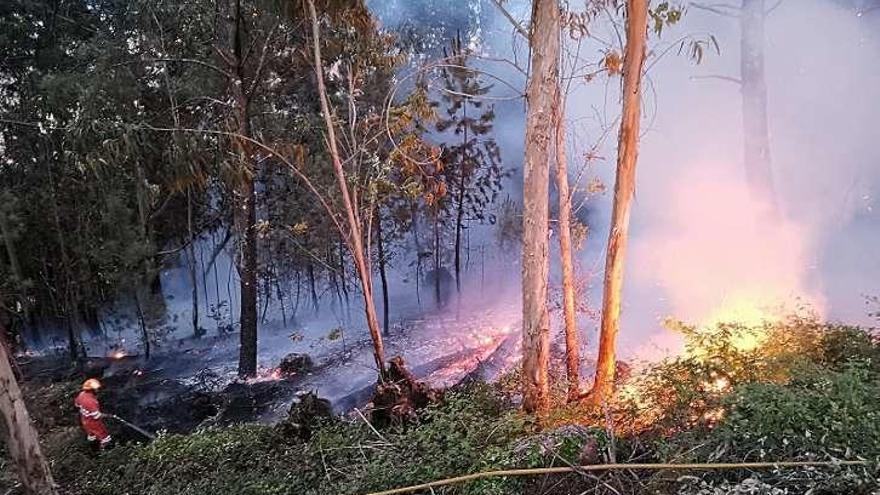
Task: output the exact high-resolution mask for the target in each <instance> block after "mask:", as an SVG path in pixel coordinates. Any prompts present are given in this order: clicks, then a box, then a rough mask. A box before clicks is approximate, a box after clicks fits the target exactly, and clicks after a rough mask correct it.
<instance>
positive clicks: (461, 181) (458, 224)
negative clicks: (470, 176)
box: [455, 100, 468, 302]
mask: <svg viewBox="0 0 880 495" xmlns="http://www.w3.org/2000/svg"><path fill="white" fill-rule="evenodd" d="M467 104H468V102H467V100H465V102H464V104H463V107H464V120H465V125H464V132H463V138H462V139H463V142H462V147H461V150H462V151H461V154H462V157H461V170H459V174H458V195H457V196H458V197H457V198H456V208H457V211H456V214H455V290H456V292H457V293H458V298H459V302H461V229H462V224H463V223H464V189H465V184H466V181H465V176H466V174H465V171H466V170H468V156H467V142H468V126H467Z"/></svg>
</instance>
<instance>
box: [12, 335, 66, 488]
mask: <svg viewBox="0 0 880 495" xmlns="http://www.w3.org/2000/svg"><path fill="white" fill-rule="evenodd" d="M4 333H5V330H4V329H3V328H0V335H3V334H4ZM10 359H11V357H10V356H9V354H8V353H7V351H6V343H5V342H4V341H2V340H0V413H2V414H3V420H4V421H5V424H6V432H7V438H6V445H7V446H8V449H9V456H10V457H11V458H12V462H13V464H14V465H15V469H16V471H17V472H18V481H19V482H20V483H21V484H22V486H23V487H24V490H25V493H28V494H31V495H54V494H56V493H58V491H57V490H56V489H55V481H54V480H53V479H52V472H51V471H50V470H49V463H48V462H46V458H45V457H44V456H43V451H42V449H41V448H40V441H39V438H38V437H37V431H36V430H35V429H34V427H33V425H32V424H31V422H30V416H29V415H28V411H27V408H26V407H25V404H24V399H23V398H22V396H21V390H20V389H19V388H18V382H17V381H16V379H15V375H14V374H13V372H12V364H11V361H10Z"/></svg>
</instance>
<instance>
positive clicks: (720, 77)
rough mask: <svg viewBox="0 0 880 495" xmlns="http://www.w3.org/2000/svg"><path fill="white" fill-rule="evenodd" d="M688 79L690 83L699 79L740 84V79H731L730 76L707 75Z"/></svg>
mask: <svg viewBox="0 0 880 495" xmlns="http://www.w3.org/2000/svg"><path fill="white" fill-rule="evenodd" d="M690 79H691V80H692V81H696V80H699V79H718V80H721V81H727V82H732V83H735V84H742V79H738V78H736V77H731V76H720V75H714V74H713V75H709V76H691V77H690Z"/></svg>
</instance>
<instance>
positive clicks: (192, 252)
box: [186, 189, 205, 338]
mask: <svg viewBox="0 0 880 495" xmlns="http://www.w3.org/2000/svg"><path fill="white" fill-rule="evenodd" d="M186 227H187V229H189V246H188V247H187V253H188V257H189V283H190V285H192V326H193V336H194V337H196V338H201V337H202V336H203V335H205V332H204V330H202V328H201V327H200V326H199V278H198V276H197V275H196V247H195V244H196V236H195V232H194V231H193V221H192V192H191V191H190V190H189V189H187V190H186Z"/></svg>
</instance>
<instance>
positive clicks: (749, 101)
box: [740, 0, 778, 217]
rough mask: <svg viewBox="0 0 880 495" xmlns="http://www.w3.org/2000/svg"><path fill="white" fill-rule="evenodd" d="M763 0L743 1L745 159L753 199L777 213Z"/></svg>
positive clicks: (741, 20) (741, 60)
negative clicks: (765, 61) (771, 153)
mask: <svg viewBox="0 0 880 495" xmlns="http://www.w3.org/2000/svg"><path fill="white" fill-rule="evenodd" d="M764 9H765V5H764V0H743V3H742V12H741V17H740V23H741V31H742V34H741V37H740V50H741V54H740V78H741V80H742V111H743V150H744V153H743V159H744V160H745V169H746V180H747V182H748V185H749V191H750V193H751V195H752V198H753V199H755V200H758V201H761V202H763V203H765V204H767V205H768V207H769V208H770V210H771V211H770V212H769V214H770V215H772V216H773V217H775V216H777V215H778V205H777V201H776V190H775V187H774V185H773V169H772V164H771V160H770V132H769V129H768V124H767V85H766V83H765V78H764V18H765V16H766V14H765V10H764Z"/></svg>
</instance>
